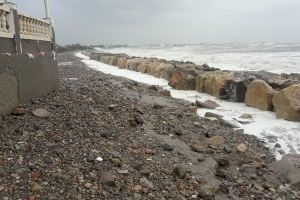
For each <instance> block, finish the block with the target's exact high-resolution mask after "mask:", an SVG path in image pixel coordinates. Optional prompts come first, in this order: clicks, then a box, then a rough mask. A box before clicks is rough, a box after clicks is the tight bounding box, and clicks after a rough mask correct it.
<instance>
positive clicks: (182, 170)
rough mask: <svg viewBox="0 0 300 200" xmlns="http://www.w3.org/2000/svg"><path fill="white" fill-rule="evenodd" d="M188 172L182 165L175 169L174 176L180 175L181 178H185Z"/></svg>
mask: <svg viewBox="0 0 300 200" xmlns="http://www.w3.org/2000/svg"><path fill="white" fill-rule="evenodd" d="M186 173H187V171H186V169H185V168H183V167H181V166H177V167H175V168H174V170H173V174H174V176H176V177H179V178H185V176H186Z"/></svg>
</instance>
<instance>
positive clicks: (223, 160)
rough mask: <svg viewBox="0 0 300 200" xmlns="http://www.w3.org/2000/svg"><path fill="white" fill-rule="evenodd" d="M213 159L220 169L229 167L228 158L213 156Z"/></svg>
mask: <svg viewBox="0 0 300 200" xmlns="http://www.w3.org/2000/svg"><path fill="white" fill-rule="evenodd" d="M214 159H215V160H216V161H217V163H218V164H219V166H221V167H227V166H229V159H230V158H229V156H226V155H220V156H215V157H214Z"/></svg>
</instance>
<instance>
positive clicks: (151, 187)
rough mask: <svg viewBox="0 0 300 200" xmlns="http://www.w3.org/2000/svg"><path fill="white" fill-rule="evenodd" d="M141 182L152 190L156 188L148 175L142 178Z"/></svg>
mask: <svg viewBox="0 0 300 200" xmlns="http://www.w3.org/2000/svg"><path fill="white" fill-rule="evenodd" d="M140 183H141V185H142V186H144V187H146V188H148V189H151V190H153V189H154V184H153V183H152V182H151V181H149V180H148V179H147V178H146V177H143V178H141V179H140Z"/></svg>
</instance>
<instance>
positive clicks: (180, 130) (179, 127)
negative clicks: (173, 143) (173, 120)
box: [174, 126, 183, 135]
mask: <svg viewBox="0 0 300 200" xmlns="http://www.w3.org/2000/svg"><path fill="white" fill-rule="evenodd" d="M174 133H175V135H182V134H183V129H182V127H181V126H176V127H175V130H174Z"/></svg>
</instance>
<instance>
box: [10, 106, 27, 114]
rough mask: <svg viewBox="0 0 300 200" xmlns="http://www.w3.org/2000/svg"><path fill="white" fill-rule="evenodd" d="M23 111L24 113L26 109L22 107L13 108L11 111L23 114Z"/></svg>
mask: <svg viewBox="0 0 300 200" xmlns="http://www.w3.org/2000/svg"><path fill="white" fill-rule="evenodd" d="M25 113H26V110H25V108H23V107H18V108H14V109H13V111H12V114H13V115H24V114H25Z"/></svg>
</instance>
